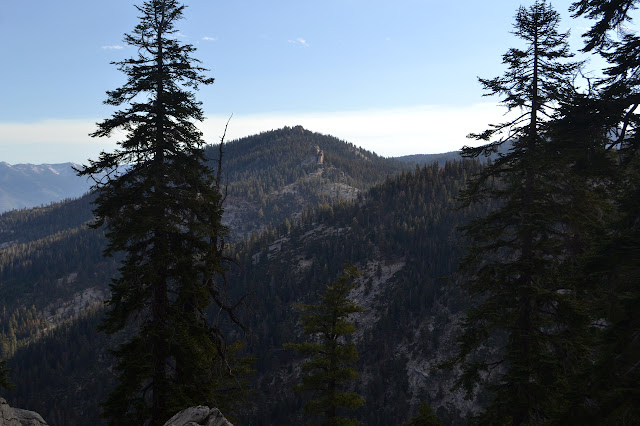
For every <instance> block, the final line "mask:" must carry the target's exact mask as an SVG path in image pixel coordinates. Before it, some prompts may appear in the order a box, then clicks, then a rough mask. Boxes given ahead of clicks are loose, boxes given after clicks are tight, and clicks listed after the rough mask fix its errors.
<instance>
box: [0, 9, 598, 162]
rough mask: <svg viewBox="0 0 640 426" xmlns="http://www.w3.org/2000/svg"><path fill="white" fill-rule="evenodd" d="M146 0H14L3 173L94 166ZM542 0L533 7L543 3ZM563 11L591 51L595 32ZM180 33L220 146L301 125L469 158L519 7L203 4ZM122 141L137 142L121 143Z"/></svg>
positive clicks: (496, 116)
mask: <svg viewBox="0 0 640 426" xmlns="http://www.w3.org/2000/svg"><path fill="white" fill-rule="evenodd" d="M136 3H139V2H134V1H131V0H109V1H95V0H55V1H52V0H29V1H11V0H0V39H1V40H4V42H3V43H2V44H0V58H2V59H1V64H2V65H1V66H0V162H2V161H5V162H7V163H9V164H18V163H62V162H68V161H71V162H76V163H81V164H82V163H86V162H87V159H89V158H93V159H95V158H97V156H98V154H99V152H100V151H102V150H107V151H111V150H112V149H113V148H114V147H115V146H116V145H115V144H116V142H117V140H118V139H117V135H116V137H112V138H111V139H98V138H91V137H89V136H88V134H89V133H91V132H92V131H93V130H95V128H96V125H95V123H97V122H99V121H101V120H103V119H105V118H108V117H109V116H110V115H111V114H112V113H113V112H114V111H116V109H115V108H114V107H112V106H107V105H104V104H103V101H104V100H105V99H106V95H105V92H106V91H107V90H113V89H115V88H116V87H118V86H120V85H122V84H123V83H124V82H125V78H124V75H123V74H122V73H121V72H120V71H118V70H117V68H116V67H115V66H114V65H111V64H110V62H112V61H118V60H122V59H125V58H128V57H131V56H133V55H135V54H136V50H135V48H133V47H131V46H127V45H125V44H124V43H123V41H122V40H123V35H124V33H127V32H131V31H132V30H133V28H134V27H135V25H136V23H137V22H138V19H137V16H138V12H137V10H135V8H134V4H136ZM530 3H531V2H528V1H527V2H524V3H523V5H525V6H528V5H529V4H530ZM570 3H571V2H570V1H560V0H558V1H555V2H552V5H553V6H554V7H555V8H556V10H558V12H560V13H561V14H562V16H563V21H562V23H561V30H563V31H565V30H567V29H570V28H571V31H572V33H571V34H572V35H571V39H570V41H571V45H572V47H573V48H574V49H575V50H577V49H579V48H581V47H582V41H581V37H580V35H581V34H582V33H583V32H584V30H585V29H586V26H587V25H588V23H587V22H585V21H577V20H574V19H571V18H570V16H569V13H568V12H567V10H568V8H569V5H570ZM185 4H186V5H187V6H188V7H187V9H186V10H185V16H184V19H183V20H182V21H179V22H178V23H177V24H176V27H177V29H178V30H179V34H178V37H179V38H180V40H182V41H184V42H185V43H190V44H193V45H194V46H195V47H196V48H197V51H196V52H195V53H194V55H193V56H194V57H196V58H198V59H200V60H201V61H202V66H204V67H205V68H207V69H209V72H208V73H207V74H208V75H209V76H211V77H214V78H215V83H214V84H213V85H210V86H206V87H202V88H201V89H200V90H199V91H198V92H197V94H196V96H197V99H198V100H200V101H202V103H203V110H204V113H205V116H206V117H207V119H206V120H205V121H204V122H203V123H200V124H199V127H200V129H201V130H202V131H203V132H204V134H205V140H206V141H207V142H208V143H217V142H218V141H219V140H220V137H221V136H222V134H223V132H224V127H225V123H226V122H227V120H228V119H229V117H231V116H232V115H233V117H232V118H231V121H230V123H229V128H228V132H227V139H226V140H227V141H230V140H233V139H237V138H240V137H244V136H248V135H252V134H256V133H259V132H262V131H268V130H271V129H277V128H281V127H283V126H296V125H302V126H303V127H305V128H306V129H308V130H312V131H315V132H319V133H324V134H330V135H333V136H336V137H338V138H340V139H343V140H345V141H348V142H351V143H354V144H355V145H358V146H361V147H363V148H365V149H368V150H371V151H374V152H376V153H378V154H380V155H383V156H387V157H391V156H400V155H409V154H421V153H439V152H447V151H452V150H457V149H459V148H461V147H462V146H463V145H466V144H469V145H471V144H474V141H473V140H469V139H467V138H466V137H465V136H466V135H467V134H468V133H470V132H479V131H482V130H484V129H485V128H486V127H487V125H488V124H489V123H495V122H500V121H502V118H503V114H504V112H505V109H504V108H503V107H501V106H499V105H498V103H499V99H498V98H495V97H484V96H483V93H484V92H483V89H482V87H481V85H480V84H479V83H478V80H477V78H478V77H484V78H492V77H496V76H499V75H500V74H501V73H502V72H503V71H504V67H503V66H502V64H501V61H502V55H503V54H504V53H505V52H506V51H507V49H508V48H510V47H516V46H518V43H519V41H518V39H517V38H516V37H515V36H514V35H512V34H510V31H512V29H513V21H514V19H513V18H514V16H515V13H516V10H517V7H518V5H519V4H520V3H518V2H514V1H509V0H492V1H490V2H482V1H477V0H458V1H455V2H454V1H440V0H394V1H388V0H386V1H379V0H366V1H365V0H324V1H321V2H320V1H309V0H296V1H293V0H270V1H266V0H233V1H219V0H192V1H186V2H185ZM120 136H122V135H120Z"/></svg>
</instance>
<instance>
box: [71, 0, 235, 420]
mask: <svg viewBox="0 0 640 426" xmlns="http://www.w3.org/2000/svg"><path fill="white" fill-rule="evenodd" d="M184 7H185V6H183V5H180V4H179V3H178V2H177V1H175V0H148V1H145V2H144V3H143V5H142V6H136V8H137V10H138V11H139V12H140V22H139V24H138V25H137V26H136V27H135V29H134V30H133V32H132V33H131V34H126V35H125V38H124V41H125V43H126V44H127V45H129V46H133V47H135V48H136V51H137V56H136V57H133V58H130V59H125V60H123V61H121V62H116V63H115V64H116V65H117V66H118V67H119V69H120V70H121V71H122V72H123V73H124V74H125V75H126V76H127V82H126V83H125V84H124V85H123V86H122V87H120V88H117V89H116V90H113V91H109V92H107V95H108V98H107V100H106V101H105V103H106V104H109V105H113V106H122V105H125V106H126V108H124V109H123V110H120V111H117V112H115V113H114V114H113V115H112V116H111V117H110V118H108V119H105V120H104V121H102V122H101V123H99V124H98V130H97V131H96V132H94V133H93V134H92V136H94V137H107V136H110V135H112V134H113V133H114V132H116V131H124V132H125V133H126V136H125V137H124V139H123V140H121V141H120V142H118V145H119V148H118V149H116V150H115V151H114V152H112V153H107V152H102V153H101V154H100V157H99V159H98V160H95V161H94V160H90V164H89V165H88V166H84V168H82V170H80V171H79V174H80V175H89V176H105V177H104V178H101V179H100V180H97V181H96V183H95V189H97V192H98V196H97V200H96V201H95V205H96V207H95V209H94V214H95V217H96V220H95V224H94V227H96V228H97V227H101V226H103V225H104V227H105V232H106V236H107V238H108V241H109V244H108V246H107V249H106V250H105V255H107V256H112V255H114V254H115V253H118V252H124V255H125V257H124V260H123V262H122V266H121V267H120V270H119V276H118V277H117V278H115V279H113V282H112V284H111V297H110V299H109V300H108V301H107V306H108V308H109V310H108V312H107V314H106V317H105V319H104V322H103V324H102V325H101V330H103V331H105V332H107V333H110V334H113V333H118V332H120V331H121V330H125V329H127V330H133V332H134V335H133V337H131V338H130V339H129V340H128V341H127V342H125V343H123V344H121V345H119V346H118V347H117V349H115V350H113V351H112V352H113V354H114V355H115V356H116V357H117V358H118V362H117V370H118V371H119V375H118V384H117V386H116V388H115V389H114V390H113V392H112V393H111V395H110V396H109V398H108V399H107V400H106V402H105V403H104V404H103V407H104V416H105V417H107V418H109V419H110V422H111V423H112V424H150V425H159V424H163V423H164V422H165V421H166V420H167V418H169V417H170V416H172V415H173V414H175V413H176V412H177V411H179V410H181V409H183V408H186V407H188V406H192V405H198V404H210V405H215V406H220V405H221V404H222V403H223V402H224V400H222V401H221V400H220V398H223V397H224V395H225V394H226V395H228V394H230V393H229V392H225V393H217V392H216V391H217V390H218V389H219V388H220V383H221V381H222V380H223V378H224V377H228V376H229V374H230V372H229V368H228V366H227V363H226V362H224V359H223V358H224V355H225V341H224V336H223V335H222V332H221V331H220V328H219V327H217V326H213V325H212V324H210V323H209V322H208V319H207V315H206V310H207V307H209V306H210V305H211V304H212V303H215V304H217V305H218V308H219V310H221V311H226V312H227V313H229V314H230V315H229V316H230V318H231V320H232V321H235V322H237V318H236V317H235V315H234V314H233V310H232V309H231V307H230V306H229V304H228V303H227V301H226V299H225V296H224V295H225V292H224V289H223V288H221V285H222V284H221V283H222V282H223V281H222V280H221V279H220V276H221V274H223V272H224V269H225V258H224V256H223V249H224V246H225V243H224V239H223V237H224V235H225V233H226V229H225V227H224V226H223V225H222V223H221V218H222V212H223V208H222V202H223V198H222V195H221V191H220V185H219V183H220V167H221V161H222V144H221V145H220V159H219V161H218V170H217V174H216V175H214V171H213V170H212V169H211V168H210V167H209V166H207V165H206V158H205V156H204V149H203V148H204V141H203V140H202V133H201V132H200V131H199V130H198V129H197V128H196V126H195V124H194V123H196V122H198V121H202V120H203V118H204V117H203V113H202V109H201V103H200V102H198V101H196V99H195V96H194V93H193V91H195V90H197V89H198V88H199V86H200V85H208V84H211V83H213V79H212V78H208V77H205V76H204V72H205V71H207V70H206V69H204V68H202V67H200V66H199V65H198V64H199V61H198V60H196V59H194V58H193V57H192V56H191V54H192V53H193V51H194V50H195V49H194V47H193V46H192V45H189V44H183V43H181V42H180V40H179V39H178V37H176V33H177V29H176V28H175V24H176V22H177V21H178V20H179V19H181V18H182V15H183V10H184Z"/></svg>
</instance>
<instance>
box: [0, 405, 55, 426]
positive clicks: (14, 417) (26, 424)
mask: <svg viewBox="0 0 640 426" xmlns="http://www.w3.org/2000/svg"><path fill="white" fill-rule="evenodd" d="M0 426H47V422H45V421H44V419H43V418H42V417H41V416H40V414H38V413H36V412H35V411H29V410H22V409H20V408H11V407H10V406H9V404H8V403H7V401H6V400H4V399H3V398H0Z"/></svg>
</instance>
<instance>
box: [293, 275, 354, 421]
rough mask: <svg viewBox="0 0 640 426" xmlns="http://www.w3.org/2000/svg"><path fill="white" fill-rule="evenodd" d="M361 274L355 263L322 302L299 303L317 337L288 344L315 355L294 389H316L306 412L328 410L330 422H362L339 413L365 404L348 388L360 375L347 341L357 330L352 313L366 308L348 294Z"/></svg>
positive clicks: (306, 324) (304, 366)
mask: <svg viewBox="0 0 640 426" xmlns="http://www.w3.org/2000/svg"><path fill="white" fill-rule="evenodd" d="M357 275H358V273H357V271H356V268H355V266H349V267H347V268H345V271H344V273H343V274H342V276H340V277H339V278H338V279H337V280H336V281H335V282H333V283H332V284H331V285H327V286H326V288H325V292H324V293H323V294H321V295H320V303H318V304H316V305H297V308H298V309H299V310H300V311H302V318H301V322H302V326H303V327H304V331H305V333H306V334H307V335H309V336H311V337H312V338H313V341H312V342H305V343H288V344H286V345H285V347H288V348H291V349H294V350H295V351H297V352H299V353H301V354H304V355H307V356H310V357H311V359H310V360H309V361H307V362H305V363H304V364H302V371H303V373H304V375H303V377H302V383H301V384H299V385H297V386H296V387H295V388H294V389H295V390H297V391H312V392H313V394H314V398H313V399H311V400H309V401H308V402H307V403H306V405H305V412H306V413H307V414H322V413H324V415H325V417H326V424H328V425H354V424H358V422H357V420H355V419H353V418H346V417H341V416H339V411H340V409H343V408H344V409H351V410H353V409H356V408H358V407H360V406H361V405H362V404H364V399H363V398H362V397H361V396H359V395H358V394H357V393H355V392H345V391H344V388H345V387H346V386H347V385H348V384H349V383H350V382H353V381H354V380H355V379H356V377H357V375H358V374H357V372H356V371H355V370H353V368H351V367H349V365H351V364H353V363H354V362H355V361H357V360H358V352H357V351H356V347H355V344H354V343H352V342H345V341H344V337H345V336H346V335H349V334H351V333H353V332H355V331H356V328H355V326H354V325H353V323H352V322H349V316H350V315H351V314H354V313H356V312H362V311H363V310H364V309H363V308H362V307H360V306H358V305H356V304H355V303H354V302H352V301H351V300H349V299H348V298H347V296H348V295H349V292H350V291H351V290H352V289H353V288H354V285H355V284H354V283H353V280H354V278H355V277H356V276H357Z"/></svg>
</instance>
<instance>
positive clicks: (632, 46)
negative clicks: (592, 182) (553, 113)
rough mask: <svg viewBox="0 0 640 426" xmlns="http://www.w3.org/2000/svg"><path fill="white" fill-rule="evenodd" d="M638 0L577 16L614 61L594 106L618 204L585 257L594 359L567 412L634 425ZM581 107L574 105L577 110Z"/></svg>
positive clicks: (637, 378) (637, 392) (639, 230)
mask: <svg viewBox="0 0 640 426" xmlns="http://www.w3.org/2000/svg"><path fill="white" fill-rule="evenodd" d="M637 7H638V2H637V0H619V1H603V0H589V1H587V0H580V1H576V2H575V3H574V4H573V5H572V10H573V12H574V13H575V16H585V17H587V18H590V19H592V20H594V21H595V22H594V24H593V26H592V27H591V28H590V29H589V30H588V31H587V32H586V33H585V34H584V37H585V47H584V50H585V51H596V52H598V53H599V54H600V55H601V56H602V57H603V58H604V59H606V61H607V62H608V64H609V66H608V67H607V68H606V69H605V70H604V74H605V77H604V78H602V79H601V80H600V81H597V82H596V83H597V84H596V89H597V92H596V95H595V101H594V104H595V106H593V107H592V108H591V109H590V111H592V112H594V113H593V114H592V115H595V116H597V122H598V123H599V124H600V125H601V126H602V128H603V129H604V132H605V133H606V137H605V138H603V143H604V144H605V145H606V146H607V150H608V151H609V152H611V153H612V155H613V156H614V160H615V163H616V168H615V170H614V171H613V172H610V175H611V176H612V182H611V184H610V185H609V187H610V188H611V190H610V197H611V199H612V200H613V205H614V207H615V209H614V214H611V215H609V220H608V222H607V224H606V225H607V226H606V228H605V230H606V234H605V235H604V236H603V238H601V239H600V240H599V241H598V242H597V243H596V244H595V247H594V248H593V250H592V252H591V253H590V254H589V256H586V259H585V262H584V265H585V281H586V282H587V283H589V284H590V285H591V286H592V288H593V297H592V303H591V304H590V310H591V316H592V320H593V321H594V324H597V327H596V328H595V330H596V334H595V339H594V341H593V342H592V347H591V349H592V352H593V354H594V356H593V362H592V363H589V364H587V365H585V368H584V373H583V374H582V375H581V376H578V380H577V381H576V383H574V389H575V390H574V396H576V397H575V399H574V400H573V403H574V404H573V405H572V406H571V409H569V410H567V411H566V412H565V416H566V417H567V418H581V419H588V420H589V421H593V422H599V423H618V424H631V423H633V422H634V421H636V419H638V418H639V417H640V410H639V409H638V407H637V403H636V402H635V401H637V400H638V398H639V396H640V385H639V383H640V344H639V343H638V342H639V339H638V330H640V315H639V312H640V288H639V287H638V282H639V280H640V267H639V266H638V265H639V263H638V259H639V258H640V134H639V132H638V128H639V126H640V119H639V118H638V114H637V113H636V111H637V108H638V106H639V105H640V95H639V89H640V77H639V73H638V71H640V56H639V55H638V52H639V51H638V46H640V37H638V35H637V32H636V31H635V30H634V29H633V27H632V25H631V13H632V11H633V10H634V9H636V8H637ZM574 110H575V108H574Z"/></svg>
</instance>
